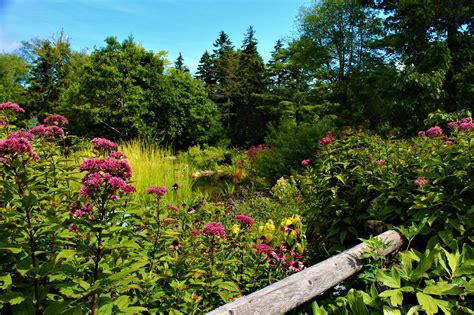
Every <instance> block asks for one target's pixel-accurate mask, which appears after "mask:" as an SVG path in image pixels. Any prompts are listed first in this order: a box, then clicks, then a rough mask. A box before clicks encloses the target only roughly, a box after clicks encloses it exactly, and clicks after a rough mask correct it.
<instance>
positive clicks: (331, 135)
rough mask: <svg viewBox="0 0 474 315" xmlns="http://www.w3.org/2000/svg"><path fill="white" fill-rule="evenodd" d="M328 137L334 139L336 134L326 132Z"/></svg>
mask: <svg viewBox="0 0 474 315" xmlns="http://www.w3.org/2000/svg"><path fill="white" fill-rule="evenodd" d="M326 136H328V137H329V138H333V137H334V132H332V131H328V132H326Z"/></svg>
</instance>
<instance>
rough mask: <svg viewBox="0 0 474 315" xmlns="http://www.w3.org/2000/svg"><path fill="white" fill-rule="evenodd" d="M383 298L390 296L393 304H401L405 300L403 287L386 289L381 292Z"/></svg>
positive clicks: (380, 295)
mask: <svg viewBox="0 0 474 315" xmlns="http://www.w3.org/2000/svg"><path fill="white" fill-rule="evenodd" d="M379 297H381V298H387V297H388V298H390V304H391V305H392V306H400V305H402V302H403V294H402V290H401V289H394V290H386V291H383V292H382V293H380V294H379Z"/></svg>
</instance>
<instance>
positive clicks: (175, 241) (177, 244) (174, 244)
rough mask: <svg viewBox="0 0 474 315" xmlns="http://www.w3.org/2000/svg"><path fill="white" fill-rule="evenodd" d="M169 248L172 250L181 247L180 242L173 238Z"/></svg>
mask: <svg viewBox="0 0 474 315" xmlns="http://www.w3.org/2000/svg"><path fill="white" fill-rule="evenodd" d="M170 248H171V249H174V250H179V249H180V248H181V244H180V243H179V242H178V241H177V240H174V241H173V242H172V243H171V245H170Z"/></svg>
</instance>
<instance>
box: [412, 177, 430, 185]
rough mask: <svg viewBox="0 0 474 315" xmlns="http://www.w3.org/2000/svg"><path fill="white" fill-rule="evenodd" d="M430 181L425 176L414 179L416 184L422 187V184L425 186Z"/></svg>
mask: <svg viewBox="0 0 474 315" xmlns="http://www.w3.org/2000/svg"><path fill="white" fill-rule="evenodd" d="M429 183H430V180H429V179H427V178H426V177H418V178H417V179H416V180H415V184H416V185H417V186H418V187H423V186H426V185H428V184H429Z"/></svg>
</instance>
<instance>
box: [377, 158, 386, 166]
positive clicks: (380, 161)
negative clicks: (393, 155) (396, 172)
mask: <svg viewBox="0 0 474 315" xmlns="http://www.w3.org/2000/svg"><path fill="white" fill-rule="evenodd" d="M375 164H377V166H382V165H384V164H385V160H383V159H378V160H377V161H375Z"/></svg>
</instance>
